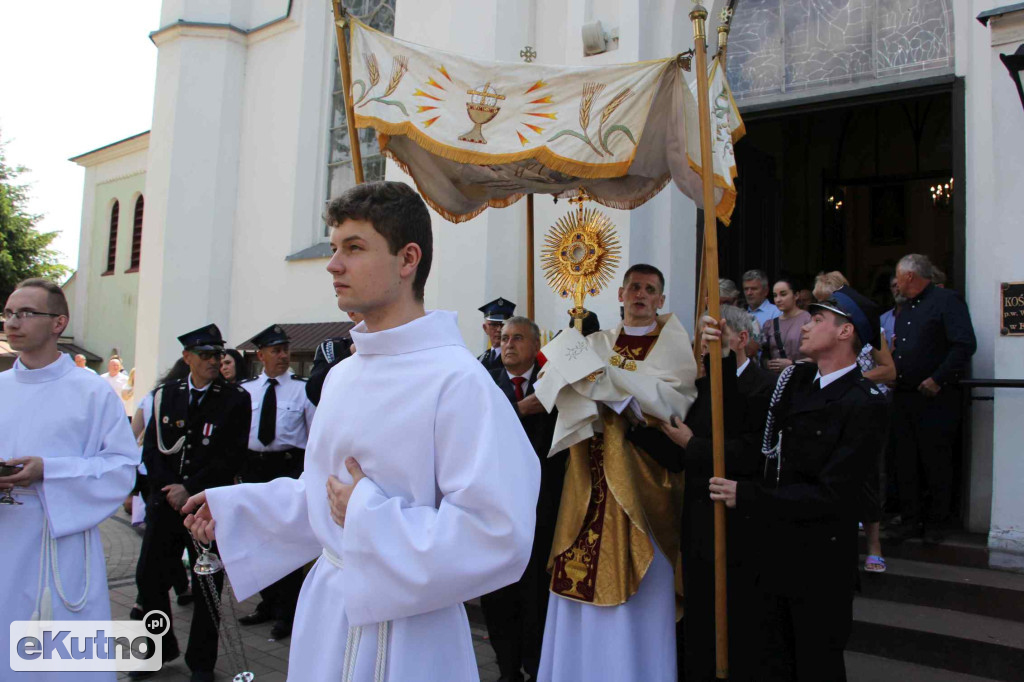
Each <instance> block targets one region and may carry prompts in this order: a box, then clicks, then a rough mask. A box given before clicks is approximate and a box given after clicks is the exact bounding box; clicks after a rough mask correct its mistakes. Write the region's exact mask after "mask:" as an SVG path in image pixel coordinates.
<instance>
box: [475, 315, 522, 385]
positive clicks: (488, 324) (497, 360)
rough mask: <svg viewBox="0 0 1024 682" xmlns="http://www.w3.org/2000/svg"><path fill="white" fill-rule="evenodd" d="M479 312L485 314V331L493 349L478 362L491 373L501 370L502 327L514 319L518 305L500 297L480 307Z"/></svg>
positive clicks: (482, 354)
mask: <svg viewBox="0 0 1024 682" xmlns="http://www.w3.org/2000/svg"><path fill="white" fill-rule="evenodd" d="M479 310H480V312H482V313H483V314H484V324H483V330H484V334H487V338H488V339H490V342H491V347H490V348H488V349H487V350H485V351H484V352H483V353H481V354H480V355H479V357H477V360H479V361H480V363H481V364H482V365H483V366H484V369H486V370H487V371H488V372H490V371H491V370H494V369H501V326H502V325H503V324H504V323H505V320H507V319H508V318H510V317H512V314H513V313H514V312H515V310H516V304H515V303H513V302H512V301H509V300H506V299H504V298H501V297H500V296H499V297H498V298H496V299H494V300H493V301H491V302H490V303H485V304H483V305H482V306H480V308H479Z"/></svg>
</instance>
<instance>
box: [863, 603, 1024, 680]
mask: <svg viewBox="0 0 1024 682" xmlns="http://www.w3.org/2000/svg"><path fill="white" fill-rule="evenodd" d="M853 613H854V623H853V631H852V633H851V636H850V641H849V644H848V646H847V649H848V650H849V651H851V652H857V653H861V654H868V655H871V656H875V657H878V658H883V659H889V660H892V661H902V662H905V663H909V664H912V665H917V666H926V667H929V668H935V669H939V670H944V671H949V672H952V673H960V674H964V675H973V676H976V677H981V678H987V679H991V680H1002V681H1005V682H1012V681H1019V680H1021V679H1024V623H1021V622H1017V621H1010V620H1004V619H1000V618H993V617H990V616H983V615H978V614H974V613H964V612H962V611H954V610H951V609H941V608H935V607H932V606H920V605H917V604H907V603H900V602H895V601H888V600H884V599H871V598H867V597H858V598H856V599H855V600H854V607H853Z"/></svg>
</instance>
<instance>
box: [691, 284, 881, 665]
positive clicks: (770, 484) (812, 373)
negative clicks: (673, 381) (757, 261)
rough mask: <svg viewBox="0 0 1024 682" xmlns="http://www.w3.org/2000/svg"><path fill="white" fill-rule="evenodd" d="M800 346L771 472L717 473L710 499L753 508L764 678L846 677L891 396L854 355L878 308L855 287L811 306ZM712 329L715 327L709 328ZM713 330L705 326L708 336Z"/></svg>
mask: <svg viewBox="0 0 1024 682" xmlns="http://www.w3.org/2000/svg"><path fill="white" fill-rule="evenodd" d="M808 312H810V313H811V321H810V322H808V323H807V324H806V325H804V326H803V328H802V330H801V342H800V352H801V353H803V354H804V355H805V356H807V357H808V358H810V359H811V360H812V361H813V362H808V363H801V364H797V365H793V366H792V367H791V368H787V369H786V370H785V371H784V372H783V373H782V374H781V375H780V376H779V384H778V388H777V389H776V391H775V393H774V394H773V396H772V404H771V407H770V409H769V417H768V424H767V426H766V428H765V431H766V433H765V442H766V443H768V444H770V446H771V447H770V448H767V449H765V451H764V457H765V459H764V460H763V464H762V466H763V471H764V474H763V479H762V480H761V481H759V482H756V481H739V482H738V483H737V481H735V480H732V479H725V478H712V479H711V481H710V485H709V488H710V491H711V499H713V500H721V501H723V502H724V503H725V504H726V506H727V507H729V508H734V509H737V510H742V511H746V510H749V513H750V514H751V516H752V518H753V519H754V520H755V522H756V523H757V524H758V529H757V537H758V538H759V539H760V540H761V542H760V543H759V547H758V548H757V550H756V554H754V555H753V556H755V557H756V560H757V572H758V587H759V591H760V592H761V594H762V596H763V600H761V601H759V602H755V603H754V604H752V605H751V606H752V607H754V608H755V609H758V610H761V612H762V615H763V618H764V620H763V624H762V626H761V633H762V636H761V637H759V638H756V640H755V641H756V642H757V643H759V644H760V645H761V646H760V649H761V651H760V655H759V661H758V664H759V665H760V666H761V670H760V675H759V678H758V679H761V680H768V681H772V680H801V681H803V680H815V681H816V682H818V681H820V682H833V681H836V680H846V668H845V664H844V661H843V651H844V649H845V648H846V641H847V639H848V638H849V635H850V628H851V625H852V622H853V591H854V588H855V586H856V584H857V580H858V576H857V558H858V556H857V519H858V517H859V516H860V513H861V510H862V508H863V504H862V500H863V493H862V489H863V486H864V482H865V480H866V477H867V476H868V473H869V472H870V470H871V468H872V465H873V463H874V461H875V458H876V457H877V456H878V452H879V451H880V450H881V448H882V445H883V443H884V441H885V434H886V428H887V421H888V410H887V405H886V400H885V398H884V396H883V395H882V392H881V391H879V390H878V387H877V386H875V384H874V383H872V382H871V381H869V380H868V379H865V378H864V377H863V376H861V373H860V369H859V368H858V365H857V355H858V354H859V352H860V350H861V348H863V346H864V342H865V341H866V342H868V343H870V344H871V345H872V346H874V347H875V348H878V347H879V346H880V345H881V344H880V341H879V329H880V328H879V321H878V311H877V308H875V306H874V304H873V303H871V301H869V300H868V299H866V298H864V297H863V296H861V295H860V294H859V293H857V292H856V291H854V290H853V289H851V288H850V287H842V288H841V289H838V290H837V291H836V292H835V293H834V294H833V295H832V298H830V299H828V300H826V301H822V302H820V303H814V304H811V305H810V306H808ZM709 333H710V332H709ZM705 336H708V333H706V334H705Z"/></svg>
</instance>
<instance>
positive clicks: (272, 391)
mask: <svg viewBox="0 0 1024 682" xmlns="http://www.w3.org/2000/svg"><path fill="white" fill-rule="evenodd" d="M252 343H253V344H255V346H256V347H257V348H258V349H259V350H258V351H257V357H259V359H260V362H262V363H263V371H262V372H261V373H260V375H259V376H258V377H256V378H254V379H249V380H247V381H243V382H242V384H241V385H242V388H244V389H245V390H246V392H247V393H248V394H249V396H250V397H251V399H252V421H251V423H250V426H249V451H248V453H246V457H245V462H244V464H243V465H242V470H241V473H240V475H239V477H240V478H241V479H242V482H243V483H266V482H267V481H272V480H274V479H275V478H281V477H288V478H298V477H299V476H301V475H302V470H303V463H304V460H305V456H306V440H307V439H308V438H309V427H310V425H311V424H312V423H313V414H314V412H315V411H316V408H315V406H314V405H313V403H311V402H310V401H309V399H308V398H307V397H306V381H305V380H304V379H302V378H300V377H296V376H295V375H293V374H292V372H291V369H290V368H289V365H290V363H291V353H290V346H289V344H290V340H289V339H288V335H287V334H286V333H285V331H284V328H283V327H282V326H281V325H279V324H272V325H270V326H269V327H267V328H266V329H264V330H263V331H261V332H260V333H259V334H257V335H256V336H254V337H253V338H252ZM302 578H303V574H302V569H298V570H295V571H292V572H291V573H289V574H288V575H286V576H285V577H284V578H281V579H280V580H278V581H277V582H276V583H274V584H273V585H270V586H268V587H267V588H266V589H264V590H261V591H260V594H261V595H262V596H263V601H261V602H260V603H259V605H258V606H257V607H256V611H255V612H254V613H251V614H249V615H247V616H243V617H242V618H239V619H238V622H239V623H241V624H242V625H256V624H258V623H263V622H266V621H268V620H271V619H273V620H274V621H275V623H274V626H273V627H272V628H271V630H270V636H271V637H272V638H273V639H282V638H284V637H287V636H288V635H290V634H291V631H292V620H293V619H294V617H295V605H296V603H298V601H299V590H301V589H302Z"/></svg>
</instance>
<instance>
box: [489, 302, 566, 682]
mask: <svg viewBox="0 0 1024 682" xmlns="http://www.w3.org/2000/svg"><path fill="white" fill-rule="evenodd" d="M499 347H500V348H501V363H500V364H499V366H498V367H497V368H495V369H492V370H491V377H493V378H494V381H495V383H497V385H498V388H500V389H501V390H502V392H503V393H504V394H505V395H506V396H507V397H508V399H509V401H511V403H512V405H513V407H515V409H516V412H517V413H518V414H519V420H520V422H521V423H522V425H523V429H524V430H525V431H526V435H527V437H528V438H529V439H530V443H531V444H533V449H534V450H535V451H536V453H537V457H539V458H540V465H541V466H540V495H539V497H538V499H537V528H536V532H535V533H534V538H533V551H532V553H531V554H530V563H529V564H527V566H526V571H524V572H523V577H522V578H520V579H519V582H516V583H513V584H511V585H508V586H507V587H503V588H502V589H500V590H497V591H495V592H491V593H490V594H485V595H484V596H483V597H481V599H480V602H481V607H482V608H483V612H484V619H485V620H486V621H487V632H488V634H489V635H490V640H491V646H492V647H494V653H495V656H496V658H497V663H498V670H499V672H500V674H501V677H500V678H499V679H500V680H501V681H502V682H505V681H508V682H513V681H517V680H523V679H525V678H524V676H523V672H524V671H525V673H526V674H527V675H529V676H530V678H529V679H531V680H532V679H534V678H536V676H537V667H538V665H539V664H540V648H541V642H542V641H543V639H544V620H545V616H546V615H547V605H548V584H549V582H550V581H551V576H550V575H549V574H548V572H547V562H548V554H550V552H551V543H552V541H553V539H554V534H555V521H556V520H557V518H558V505H559V502H560V501H561V497H562V481H563V479H564V477H565V460H566V457H567V452H566V451H563V452H559V453H557V454H555V455H554V456H553V457H548V452H549V451H550V449H551V440H552V438H553V436H554V433H555V422H556V421H557V419H558V413H557V412H552V413H551V414H548V413H547V412H545V411H544V408H543V407H542V406H541V404H540V401H539V400H538V399H537V397H536V396H535V395H534V394H533V385H534V383H536V381H537V374H538V372H539V371H540V364H539V362H538V360H537V353H538V352H539V351H540V329H538V327H537V325H536V324H534V323H533V321H532V320H530V319H529V318H526V317H510V318H509V319H507V320H505V321H504V323H503V324H502V327H501V337H500V343H499Z"/></svg>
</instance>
